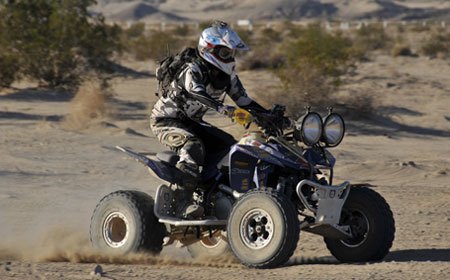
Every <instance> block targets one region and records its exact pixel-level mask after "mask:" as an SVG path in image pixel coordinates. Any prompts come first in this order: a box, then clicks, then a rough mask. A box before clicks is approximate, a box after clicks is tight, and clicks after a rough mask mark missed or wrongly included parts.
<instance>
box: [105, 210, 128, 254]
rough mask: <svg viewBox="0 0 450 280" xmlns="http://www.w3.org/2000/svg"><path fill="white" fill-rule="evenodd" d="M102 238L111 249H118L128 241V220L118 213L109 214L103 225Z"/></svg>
mask: <svg viewBox="0 0 450 280" xmlns="http://www.w3.org/2000/svg"><path fill="white" fill-rule="evenodd" d="M103 238H104V240H105V242H106V244H107V245H108V246H110V247H112V248H119V247H121V246H123V245H124V244H125V242H126V241H127V239H128V220H127V218H126V217H125V216H124V215H123V214H122V213H120V212H113V213H111V214H109V215H108V216H107V217H106V219H105V222H104V223H103Z"/></svg>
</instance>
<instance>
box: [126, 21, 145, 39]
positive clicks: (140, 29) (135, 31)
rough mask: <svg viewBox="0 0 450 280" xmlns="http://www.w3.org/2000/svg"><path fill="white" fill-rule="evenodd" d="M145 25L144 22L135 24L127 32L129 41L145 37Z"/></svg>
mask: <svg viewBox="0 0 450 280" xmlns="http://www.w3.org/2000/svg"><path fill="white" fill-rule="evenodd" d="M144 31H145V24H144V23H143V22H136V23H133V24H132V25H131V26H130V27H129V28H128V29H126V30H125V32H124V34H125V35H126V38H127V39H133V38H139V37H141V36H143V35H144Z"/></svg>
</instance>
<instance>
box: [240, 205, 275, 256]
mask: <svg viewBox="0 0 450 280" xmlns="http://www.w3.org/2000/svg"><path fill="white" fill-rule="evenodd" d="M273 230H274V226H273V220H272V217H271V216H270V215H269V214H268V213H267V212H266V211H264V210H262V209H258V208H257V209H252V210H250V211H249V212H248V213H247V214H246V215H245V216H244V218H243V219H242V221H241V224H240V234H241V238H242V240H243V242H244V244H245V245H246V246H247V247H249V248H252V249H262V248H264V247H265V246H267V244H269V243H270V241H271V240H272V237H273Z"/></svg>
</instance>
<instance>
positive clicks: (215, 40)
mask: <svg viewBox="0 0 450 280" xmlns="http://www.w3.org/2000/svg"><path fill="white" fill-rule="evenodd" d="M206 41H208V42H209V43H211V44H213V45H217V44H220V39H219V38H217V37H216V36H212V35H209V36H207V37H206Z"/></svg>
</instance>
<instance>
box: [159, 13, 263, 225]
mask: <svg viewBox="0 0 450 280" xmlns="http://www.w3.org/2000/svg"><path fill="white" fill-rule="evenodd" d="M238 50H242V51H245V50H248V47H247V46H246V45H245V44H244V42H242V40H241V39H240V38H239V36H238V35H237V33H236V32H235V31H234V30H233V29H232V28H231V27H230V26H229V25H228V24H227V23H225V22H222V21H215V22H214V23H212V24H211V26H210V27H208V28H206V29H205V30H203V32H202V34H201V36H200V39H199V42H198V46H197V50H196V59H195V60H192V61H191V62H188V63H185V64H184V65H183V66H182V67H181V72H179V73H180V74H179V75H178V76H177V77H176V78H175V79H174V80H173V81H172V83H171V84H170V86H169V87H170V88H169V89H168V92H169V93H168V94H166V95H164V96H161V97H160V99H159V100H158V101H157V102H156V104H155V105H154V107H153V110H152V113H151V118H150V120H151V129H152V131H153V133H154V134H155V135H156V136H157V138H158V140H159V141H160V142H161V143H162V144H164V145H165V146H167V147H169V148H170V149H172V150H174V151H177V152H178V155H179V156H180V159H179V161H178V163H177V164H176V167H177V168H178V169H179V170H181V171H183V172H184V173H185V175H186V178H187V180H185V181H184V184H183V187H182V190H183V191H184V195H185V196H186V198H187V201H188V202H187V203H186V205H185V207H184V208H183V210H182V216H183V217H188V216H191V217H200V216H202V215H203V208H202V207H201V206H199V205H196V204H194V203H193V202H192V195H193V191H194V190H195V188H196V186H197V184H198V183H199V181H200V172H201V168H202V167H203V165H204V163H205V155H206V153H207V152H208V150H212V149H214V150H215V151H217V150H220V149H222V150H223V149H226V148H228V147H230V146H232V145H233V144H234V143H236V141H235V139H234V138H233V137H232V136H231V135H229V134H228V133H226V132H224V131H222V130H220V129H218V128H216V127H213V126H211V125H205V123H204V122H203V121H202V117H203V115H204V114H205V113H206V111H207V110H208V109H213V110H215V111H218V112H219V113H223V114H228V115H229V114H232V111H233V107H231V106H225V105H223V100H224V98H225V94H227V95H229V96H230V97H231V99H232V100H233V101H234V102H235V103H236V104H237V105H238V106H239V107H241V108H243V109H246V110H251V111H253V112H267V110H266V109H264V108H263V107H261V106H260V105H259V104H258V103H256V102H255V101H253V100H252V99H251V98H250V97H249V96H248V95H247V93H246V91H245V89H244V87H243V86H242V83H241V81H240V80H239V78H238V76H237V75H236V72H235V59H234V57H235V54H236V51H238ZM157 72H158V70H157ZM201 123H203V125H202V124H201Z"/></svg>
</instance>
